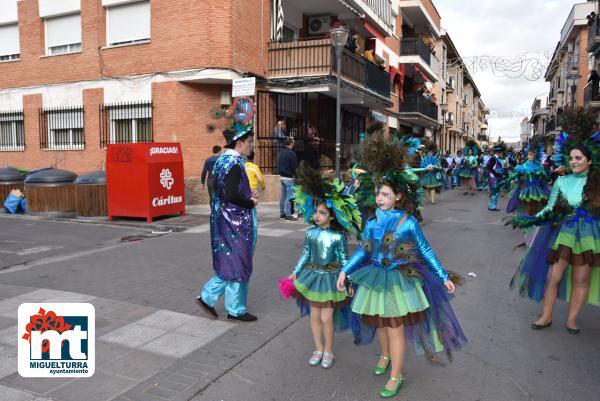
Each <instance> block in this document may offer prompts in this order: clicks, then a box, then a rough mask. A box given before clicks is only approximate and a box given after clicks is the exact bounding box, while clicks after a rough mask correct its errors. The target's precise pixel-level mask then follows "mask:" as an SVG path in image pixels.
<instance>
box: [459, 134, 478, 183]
mask: <svg viewBox="0 0 600 401" xmlns="http://www.w3.org/2000/svg"><path fill="white" fill-rule="evenodd" d="M465 152H466V154H467V155H466V156H465V158H464V159H463V161H462V164H461V168H460V174H459V175H460V178H461V179H462V181H463V183H464V184H465V193H464V194H465V195H468V194H469V193H470V194H471V195H475V172H476V171H477V154H478V147H477V143H476V142H475V141H474V140H472V139H470V140H469V141H467V144H466V146H465Z"/></svg>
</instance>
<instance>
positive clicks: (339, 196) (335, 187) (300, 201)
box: [294, 161, 362, 234]
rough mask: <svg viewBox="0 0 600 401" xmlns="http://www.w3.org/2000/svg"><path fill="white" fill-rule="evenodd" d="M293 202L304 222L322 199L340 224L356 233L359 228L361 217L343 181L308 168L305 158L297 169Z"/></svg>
mask: <svg viewBox="0 0 600 401" xmlns="http://www.w3.org/2000/svg"><path fill="white" fill-rule="evenodd" d="M294 181H295V183H296V198H295V204H296V206H297V207H298V211H300V212H301V213H302V215H303V216H304V220H305V221H306V222H307V223H312V216H313V214H314V213H315V211H316V210H317V206H318V205H319V204H320V203H321V202H325V204H326V205H327V207H328V208H329V209H331V210H332V211H333V213H334V215H335V219H336V220H337V222H338V223H339V224H340V226H341V227H342V228H343V229H344V230H345V231H347V232H349V233H354V234H358V233H360V230H361V223H362V220H361V216H360V211H359V210H358V205H357V203H356V199H355V198H354V196H353V195H349V194H347V193H346V192H345V191H344V188H345V186H344V184H343V183H342V182H341V181H339V180H337V179H335V180H329V179H327V178H325V177H323V175H321V173H320V172H319V171H317V170H315V169H313V168H311V167H310V166H309V165H308V164H306V163H305V162H304V161H303V162H301V163H300V166H299V167H298V168H297V169H296V176H295V178H294Z"/></svg>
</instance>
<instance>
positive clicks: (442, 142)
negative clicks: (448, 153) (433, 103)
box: [440, 103, 448, 152]
mask: <svg viewBox="0 0 600 401" xmlns="http://www.w3.org/2000/svg"><path fill="white" fill-rule="evenodd" d="M440 107H441V108H442V136H441V137H440V148H442V149H440V151H442V152H443V151H444V149H443V148H444V147H446V148H447V147H448V146H447V144H446V113H447V112H448V103H441V104H440Z"/></svg>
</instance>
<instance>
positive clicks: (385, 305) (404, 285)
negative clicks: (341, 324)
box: [349, 266, 429, 323]
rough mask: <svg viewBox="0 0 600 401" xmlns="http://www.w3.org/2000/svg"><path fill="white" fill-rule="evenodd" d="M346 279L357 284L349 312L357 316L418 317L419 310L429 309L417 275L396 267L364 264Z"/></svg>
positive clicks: (419, 317) (420, 313) (378, 317)
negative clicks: (406, 272) (404, 272)
mask: <svg viewBox="0 0 600 401" xmlns="http://www.w3.org/2000/svg"><path fill="white" fill-rule="evenodd" d="M349 278H350V280H351V281H352V283H354V284H356V285H357V286H358V287H357V289H356V291H355V293H354V300H353V301H352V312H354V313H357V314H359V315H363V316H370V317H371V318H375V319H380V318H407V319H421V318H423V316H420V315H422V312H424V311H425V310H427V308H429V301H427V297H426V296H425V293H424V292H423V282H422V280H421V279H420V278H419V277H410V276H409V275H406V274H403V273H401V271H400V270H397V269H383V268H379V267H375V266H367V267H365V268H363V269H361V270H359V271H357V272H355V273H353V274H351V275H350V276H349ZM413 315H414V316H413ZM402 320H403V319H400V322H399V323H401V321H402Z"/></svg>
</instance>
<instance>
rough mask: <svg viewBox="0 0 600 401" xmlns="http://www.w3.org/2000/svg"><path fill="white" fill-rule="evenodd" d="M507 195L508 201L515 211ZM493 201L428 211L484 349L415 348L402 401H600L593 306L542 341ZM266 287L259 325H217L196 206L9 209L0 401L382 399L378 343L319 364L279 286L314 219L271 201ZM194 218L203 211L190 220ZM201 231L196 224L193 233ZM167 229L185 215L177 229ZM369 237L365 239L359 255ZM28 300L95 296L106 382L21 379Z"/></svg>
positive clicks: (474, 340) (472, 334)
mask: <svg viewBox="0 0 600 401" xmlns="http://www.w3.org/2000/svg"><path fill="white" fill-rule="evenodd" d="M505 204H506V199H502V200H501V202H500V207H504V206H505ZM486 206H487V194H486V193H482V192H478V193H477V194H476V195H475V196H465V195H463V192H462V190H454V191H448V192H443V193H442V194H441V195H440V196H439V197H438V203H437V204H436V205H433V206H432V205H427V206H426V208H425V210H424V213H423V215H424V219H425V220H424V222H423V230H424V231H425V234H426V236H427V238H428V240H429V241H430V242H431V244H432V245H433V247H434V249H435V250H436V252H438V255H439V257H440V259H441V261H442V263H443V264H444V266H445V267H446V268H447V269H449V270H454V271H456V272H458V273H460V274H461V275H463V276H464V277H465V278H466V283H465V285H464V286H462V287H459V288H458V289H457V291H456V298H455V300H454V301H453V307H454V310H455V312H456V314H457V315H458V318H459V320H460V322H461V324H462V327H463V329H464V331H465V333H466V335H467V337H468V339H469V343H468V344H467V346H466V347H465V348H464V349H463V350H462V351H459V352H457V353H456V354H455V355H454V360H453V361H452V362H451V363H450V364H448V365H447V366H446V367H435V368H432V367H431V366H429V364H428V362H427V361H425V359H424V358H422V357H418V356H416V355H415V353H414V350H412V349H411V348H410V347H409V349H408V352H407V360H406V364H405V369H404V374H405V376H406V378H407V380H406V383H405V385H404V387H403V389H402V393H401V394H400V395H399V396H398V398H397V399H399V400H411V401H419V400H423V401H424V400H464V401H520V400H540V401H568V400H573V401H580V400H586V401H599V400H600V382H599V381H598V372H600V358H599V357H600V347H599V346H598V338H599V336H600V319H598V316H597V311H594V310H592V308H591V307H587V308H585V309H584V311H583V312H582V315H581V317H580V320H579V322H580V323H579V324H580V327H581V333H580V334H579V335H577V336H573V335H569V334H568V333H567V332H566V331H565V327H564V326H565V321H566V304H565V303H564V302H560V301H559V303H558V305H557V308H556V311H555V315H554V325H553V326H552V327H551V328H549V329H546V330H543V331H538V332H534V331H532V330H531V329H530V324H531V323H532V322H533V321H535V320H536V316H537V315H538V313H539V311H540V307H539V305H536V304H535V303H533V302H532V301H530V300H528V299H525V298H521V297H520V296H519V295H518V294H517V293H516V292H515V291H511V290H509V288H508V284H509V282H510V279H511V277H512V275H513V273H514V272H515V270H516V268H517V265H518V262H519V260H520V257H521V255H522V252H523V250H522V249H516V250H513V248H514V247H515V246H517V245H519V244H520V243H521V242H522V237H521V235H520V233H519V232H518V231H514V230H512V229H511V228H509V227H506V226H504V224H503V222H502V220H501V219H502V217H504V216H506V214H505V213H504V212H489V211H487V210H486ZM258 210H259V215H260V217H259V220H260V222H259V239H258V244H257V247H256V253H255V257H254V273H253V276H252V280H251V281H250V293H249V305H248V310H249V312H251V313H253V314H255V315H257V316H258V321H256V322H252V323H242V322H240V323H233V322H232V321H229V320H227V319H226V318H225V317H226V311H225V310H224V308H223V304H222V301H221V302H220V303H218V304H217V307H216V309H217V312H218V313H219V318H218V319H217V320H209V319H207V318H206V316H205V314H204V312H203V311H202V310H201V309H199V308H198V305H197V304H196V303H195V302H194V299H195V296H196V295H197V293H198V291H199V290H200V288H201V285H202V284H203V283H204V282H206V280H207V279H208V278H210V277H211V275H212V274H213V272H212V265H211V251H210V234H209V225H208V213H207V209H206V208H203V207H196V208H190V209H188V215H187V216H185V217H186V219H187V220H185V221H186V222H187V224H188V227H187V229H186V230H183V229H176V230H167V231H161V230H157V229H156V227H155V228H154V230H152V229H149V226H146V225H145V223H144V224H142V223H140V224H132V225H116V224H107V223H100V222H96V223H93V224H92V223H81V222H68V221H56V220H44V219H39V218H31V217H23V216H18V217H13V216H7V215H0V355H1V356H0V400H2V401H5V400H11V401H26V400H39V401H42V400H56V401H81V400H87V401H101V400H118V401H126V400H155V401H159V400H195V401H209V400H211V401H213V400H215V401H218V400H225V401H238V400H239V401H241V400H244V401H259V400H310V399H314V400H375V399H378V396H377V391H378V390H379V388H380V387H381V386H382V385H383V384H384V383H385V379H382V378H381V377H377V376H374V375H373V374H372V373H371V370H372V368H373V366H375V364H376V362H377V347H376V345H375V344H371V345H367V346H355V345H354V344H353V341H352V337H351V335H350V334H348V333H341V334H336V338H335V348H334V352H335V357H336V359H335V363H334V365H333V368H331V369H329V370H325V369H322V368H321V367H319V366H316V367H311V366H309V365H308V363H307V359H308V358H309V357H310V353H311V351H312V350H313V345H312V338H311V334H310V326H309V321H308V318H300V317H299V313H298V308H297V307H296V305H295V304H294V302H291V301H283V300H281V299H280V296H279V294H278V288H277V281H278V279H279V278H281V277H284V276H288V275H289V274H290V273H291V270H292V268H293V266H294V265H295V263H296V262H297V260H298V257H299V255H300V251H301V247H302V244H303V238H304V232H305V230H306V228H307V225H306V224H304V223H303V222H300V221H298V222H287V221H283V220H280V219H279V210H278V207H277V205H275V204H262V205H259V208H258ZM190 212H191V214H190ZM190 222H194V224H193V225H191V224H190ZM161 224H163V225H164V227H163V228H165V229H166V228H168V227H169V224H170V223H169V220H168V219H167V220H163V221H161ZM355 247H356V242H355V241H353V242H352V243H351V249H354V248H355ZM23 302H89V303H91V304H93V305H94V306H95V310H96V331H97V332H96V355H97V361H96V370H95V374H94V376H93V377H92V378H90V379H64V378H61V379H27V378H23V377H21V376H19V374H18V373H17V345H16V344H17V326H16V325H17V308H18V306H19V304H21V303H23Z"/></svg>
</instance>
